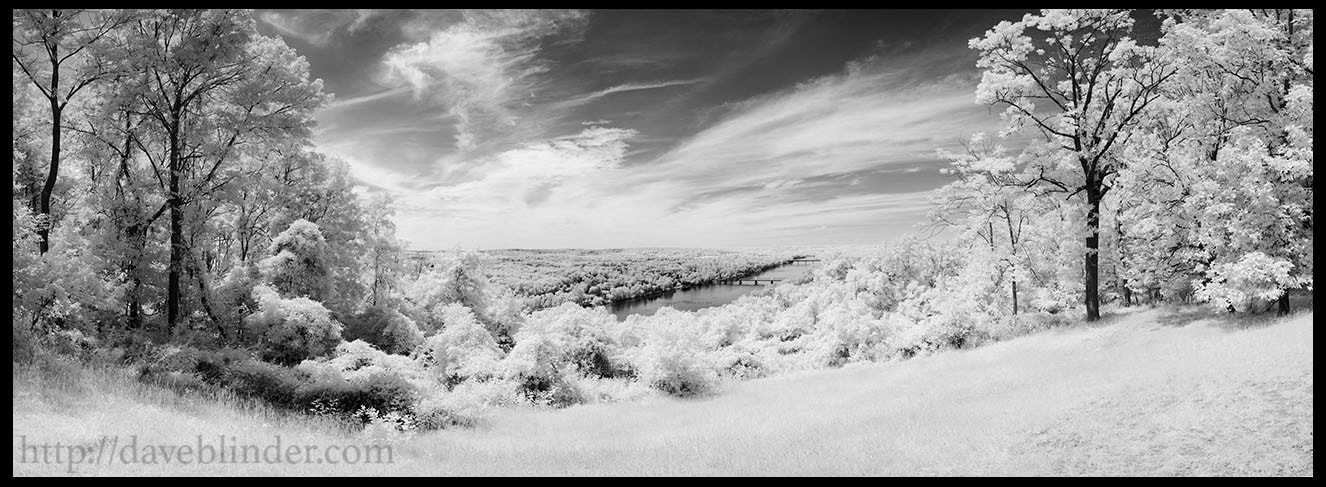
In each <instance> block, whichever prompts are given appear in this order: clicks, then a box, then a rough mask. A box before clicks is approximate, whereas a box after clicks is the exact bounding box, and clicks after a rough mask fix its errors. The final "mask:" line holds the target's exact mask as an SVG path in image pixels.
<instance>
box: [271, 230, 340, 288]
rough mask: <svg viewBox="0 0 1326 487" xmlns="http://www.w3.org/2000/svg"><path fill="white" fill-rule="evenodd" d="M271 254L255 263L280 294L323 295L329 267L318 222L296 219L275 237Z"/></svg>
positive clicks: (329, 271) (328, 280)
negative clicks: (316, 223)
mask: <svg viewBox="0 0 1326 487" xmlns="http://www.w3.org/2000/svg"><path fill="white" fill-rule="evenodd" d="M269 252H270V253H271V257H268V258H266V259H263V260H262V261H261V262H259V263H258V269H259V271H260V272H261V273H262V277H263V278H264V279H266V280H267V282H269V283H271V284H272V287H274V288H276V290H277V291H279V292H280V293H281V295H282V296H284V297H306V298H310V299H313V300H314V301H323V300H325V299H327V294H328V293H329V292H330V287H331V286H330V285H331V279H330V274H331V269H330V268H329V266H328V265H327V242H326V241H325V240H323V238H322V232H321V231H319V230H318V226H317V225H315V224H313V223H310V222H309V221H307V220H296V221H295V222H294V223H291V224H290V228H287V229H286V230H285V231H284V232H281V234H280V235H277V236H276V238H274V239H272V245H271V248H270V249H269Z"/></svg>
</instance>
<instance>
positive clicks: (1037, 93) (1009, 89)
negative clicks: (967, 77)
mask: <svg viewBox="0 0 1326 487" xmlns="http://www.w3.org/2000/svg"><path fill="white" fill-rule="evenodd" d="M1133 23H1134V21H1133V19H1132V17H1131V13H1130V12H1129V11H1126V10H1044V11H1042V12H1041V13H1040V14H1039V15H1033V14H1027V15H1026V16H1024V17H1023V18H1022V20H1020V21H1018V22H1007V21H1005V22H1000V23H999V24H998V25H996V26H995V27H994V28H993V29H990V30H989V31H987V32H986V34H985V37H982V38H976V39H972V40H971V42H970V46H971V47H972V48H973V49H976V50H977V51H979V53H980V58H979V60H978V61H977V67H979V68H981V69H982V70H983V73H982V78H981V83H980V86H979V87H978V88H977V93H976V100H977V102H978V103H983V104H988V105H995V106H1004V107H1005V110H1004V112H1003V116H1004V118H1005V120H1007V121H1008V126H1007V127H1006V129H1005V132H1004V134H1001V135H1007V134H1012V133H1015V132H1018V131H1019V130H1021V129H1022V128H1024V127H1026V126H1031V127H1032V128H1033V129H1034V130H1035V131H1036V132H1037V134H1039V135H1040V139H1039V140H1035V141H1033V142H1032V145H1033V146H1034V147H1029V150H1030V151H1032V152H1031V153H1034V154H1036V155H1037V156H1038V157H1034V158H1030V159H1029V162H1028V163H1027V167H1026V169H1025V174H1024V176H1025V177H1024V180H1023V183H1022V186H1023V187H1024V188H1026V189H1028V190H1031V191H1033V192H1036V194H1038V195H1049V194H1054V193H1062V194H1067V195H1068V197H1069V198H1075V197H1076V198H1084V199H1085V201H1084V203H1085V206H1086V214H1087V217H1086V225H1085V226H1086V228H1085V229H1084V230H1085V242H1086V251H1085V256H1084V259H1083V260H1084V266H1083V270H1084V273H1083V274H1084V279H1083V282H1084V290H1085V291H1084V300H1085V304H1086V314H1087V320H1088V321H1094V320H1097V319H1099V318H1100V296H1099V249H1100V245H1099V242H1100V240H1099V239H1100V206H1101V201H1102V200H1103V199H1104V198H1105V197H1106V195H1107V194H1108V193H1109V191H1110V189H1111V188H1112V187H1113V184H1112V183H1113V181H1112V179H1113V178H1114V176H1115V175H1116V174H1118V172H1119V170H1120V169H1121V168H1122V167H1124V165H1125V160H1124V159H1122V158H1121V157H1119V151H1120V148H1121V147H1123V146H1124V145H1126V142H1127V141H1128V139H1129V138H1130V137H1131V136H1132V135H1133V132H1134V130H1135V129H1136V126H1137V124H1138V121H1139V116H1140V115H1142V114H1143V113H1144V112H1145V111H1146V109H1147V108H1148V107H1149V106H1150V105H1151V104H1152V103H1153V102H1155V101H1156V100H1157V99H1159V98H1160V97H1161V96H1162V93H1161V87H1162V85H1163V84H1164V83H1165V82H1166V80H1168V79H1169V78H1170V77H1171V76H1173V75H1174V71H1175V69H1174V68H1173V67H1171V66H1168V65H1166V64H1165V63H1160V62H1156V58H1157V54H1156V50H1155V48H1154V47H1144V46H1140V45H1138V44H1137V43H1136V42H1134V40H1133V39H1131V38H1130V37H1129V36H1130V35H1131V32H1132V29H1133ZM1079 195H1081V196H1079Z"/></svg>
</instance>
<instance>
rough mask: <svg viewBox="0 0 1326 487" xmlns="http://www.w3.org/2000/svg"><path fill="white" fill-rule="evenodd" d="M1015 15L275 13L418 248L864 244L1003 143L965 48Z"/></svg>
mask: <svg viewBox="0 0 1326 487" xmlns="http://www.w3.org/2000/svg"><path fill="white" fill-rule="evenodd" d="M1022 14H1023V12H1020V11H940V12H928V11H897V10H886V11H811V10H795V11H774V10H769V11H763V10H741V11H713V10H653V11H650V10H604V11H565V10H558V11H544V10H539V11H528V10H522V11H506V10H501V11H498V10H473V11H452V10H420V11H412V10H320V11H315V10H259V11H257V12H255V17H256V18H257V19H258V26H259V30H260V32H262V33H263V34H266V35H279V36H281V37H282V38H283V39H284V40H285V42H286V43H287V44H289V45H290V46H291V47H293V48H294V49H295V50H297V51H298V52H299V53H300V54H301V55H303V56H304V57H305V58H307V59H308V61H309V66H310V72H311V75H312V76H313V77H315V78H321V79H322V80H323V82H324V86H325V88H326V89H327V91H328V92H330V93H332V94H333V95H334V97H335V98H334V101H333V102H331V103H330V104H328V105H327V106H326V107H324V108H322V109H321V110H320V111H319V112H318V113H317V120H318V127H317V129H316V131H315V142H316V144H317V146H318V148H319V150H321V151H322V152H324V153H326V154H328V155H330V156H333V157H338V158H341V159H344V160H345V161H347V162H348V163H349V165H350V168H351V172H352V174H353V175H354V177H355V178H356V180H357V181H358V183H359V184H360V185H361V190H362V191H365V192H385V193H388V194H389V195H391V196H392V198H393V200H394V201H395V209H396V215H395V217H394V219H395V223H396V227H397V235H398V236H399V237H400V238H401V239H402V240H404V241H405V242H406V243H407V245H408V247H409V248H411V249H416V250H443V249H451V248H456V247H461V248H479V249H483V248H621V247H705V248H729V247H769V246H803V245H834V244H843V245H860V244H878V243H883V242H887V241H890V240H894V239H896V238H898V237H899V236H901V235H903V234H905V233H907V232H919V231H922V228H921V227H918V225H919V224H922V223H923V222H924V221H925V220H926V217H925V215H926V212H927V210H928V208H929V198H930V195H931V193H932V191H933V190H934V189H936V188H938V187H940V186H942V185H944V184H946V183H947V182H948V181H949V178H950V176H945V175H942V174H941V173H940V169H941V168H943V167H944V166H945V164H944V162H943V161H942V160H941V159H939V157H938V156H937V155H936V149H940V148H946V149H954V148H956V147H958V144H960V143H961V142H962V141H963V140H965V139H966V138H968V137H969V136H970V135H971V134H972V133H976V132H994V131H997V127H998V123H999V117H998V115H997V111H995V110H992V109H991V108H990V107H986V106H982V105H977V104H976V103H975V101H974V100H975V89H976V85H977V83H978V82H979V79H980V75H979V73H978V72H977V70H976V66H975V64H976V55H975V52H974V51H972V50H971V49H969V48H968V47H967V41H968V40H969V39H971V38H973V37H978V36H980V35H982V34H983V33H984V32H985V31H986V30H987V29H989V28H990V27H992V26H993V25H994V24H996V23H998V22H999V21H1001V20H1016V19H1018V18H1020V17H1021V16H1022Z"/></svg>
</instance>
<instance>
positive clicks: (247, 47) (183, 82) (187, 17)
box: [133, 10, 327, 326]
mask: <svg viewBox="0 0 1326 487" xmlns="http://www.w3.org/2000/svg"><path fill="white" fill-rule="evenodd" d="M133 34H134V39H135V40H136V42H137V44H136V45H135V46H134V47H135V49H134V50H133V51H134V52H136V53H140V57H139V58H138V59H136V67H137V68H138V70H139V72H141V73H142V76H141V77H139V78H138V80H137V86H136V88H137V90H138V96H140V98H141V102H142V106H143V107H144V114H145V115H147V116H148V117H149V118H150V119H152V120H153V121H154V122H156V125H157V128H158V129H159V131H160V135H161V138H162V139H163V142H162V143H161V147H160V148H158V149H159V151H160V152H161V153H164V157H163V158H162V161H163V165H164V166H165V167H158V168H154V169H156V170H157V174H158V175H162V174H164V177H162V178H160V181H161V182H162V183H163V185H164V187H165V188H164V189H165V192H166V194H167V200H166V204H167V209H168V211H169V214H170V262H169V265H168V276H167V290H166V316H167V323H168V324H169V325H172V326H173V325H174V324H176V323H177V322H178V320H179V317H180V302H181V292H182V289H181V282H180V281H181V277H182V276H183V273H184V272H185V266H186V265H190V264H189V262H190V261H191V257H190V256H189V255H188V253H189V252H191V250H192V249H191V248H190V245H189V243H188V242H187V241H186V238H185V235H186V233H185V230H184V226H185V224H186V222H185V219H186V215H187V214H188V211H187V209H186V205H189V204H190V203H193V202H197V201H198V200H199V199H201V198H206V197H209V196H211V195H213V194H215V193H216V192H217V191H219V190H220V189H221V188H224V187H225V186H226V185H228V184H230V183H231V182H233V181H234V180H235V179H236V177H237V176H238V172H237V171H235V170H234V169H235V168H234V167H233V166H234V161H235V159H237V157H238V156H237V153H238V152H239V151H241V150H242V149H243V148H244V147H245V146H246V145H251V144H255V143H257V142H258V141H261V140H279V139H283V138H288V137H306V136H307V135H308V132H309V127H310V126H311V125H312V118H311V115H310V113H311V111H312V110H313V109H315V108H316V107H318V106H320V105H321V104H322V103H325V101H326V98H327V97H326V96H325V95H323V93H322V83H321V80H314V81H310V80H309V79H308V63H307V62H306V61H305V60H304V59H303V58H302V57H300V56H299V55H298V54H296V53H295V52H294V50H292V49H290V48H289V47H288V46H286V45H285V44H284V43H282V42H281V41H280V40H279V39H274V38H268V37H264V36H262V35H259V34H258V33H257V31H256V28H255V24H254V20H253V17H252V15H251V14H250V12H248V11H244V10H173V11H169V12H164V11H163V12H155V13H153V14H152V15H149V16H146V17H145V18H143V19H140V20H138V21H137V22H136V24H135V26H134V32H133Z"/></svg>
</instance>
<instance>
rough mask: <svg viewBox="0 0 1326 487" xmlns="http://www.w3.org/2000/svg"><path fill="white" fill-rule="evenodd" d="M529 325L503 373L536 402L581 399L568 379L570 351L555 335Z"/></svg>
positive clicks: (504, 363) (556, 403) (505, 362)
mask: <svg viewBox="0 0 1326 487" xmlns="http://www.w3.org/2000/svg"><path fill="white" fill-rule="evenodd" d="M531 328H532V327H528V326H527V327H526V328H525V329H523V330H521V332H520V333H519V334H517V336H516V346H515V348H512V349H511V353H509V354H507V356H506V358H505V359H504V360H502V364H501V367H502V370H503V376H504V377H505V378H506V379H507V380H510V381H512V382H515V383H516V384H519V386H520V390H521V391H522V392H523V393H524V395H525V397H526V398H527V399H528V400H529V401H530V402H533V403H536V404H547V405H551V406H567V405H571V404H576V403H578V402H580V397H579V393H578V391H577V390H576V388H575V386H574V385H573V384H571V383H569V382H568V381H567V375H566V372H567V371H566V361H565V359H566V354H565V351H564V350H562V349H561V348H560V347H559V345H558V343H557V342H556V341H554V340H553V337H551V336H548V335H545V334H542V333H538V332H537V331H534V330H531Z"/></svg>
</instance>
